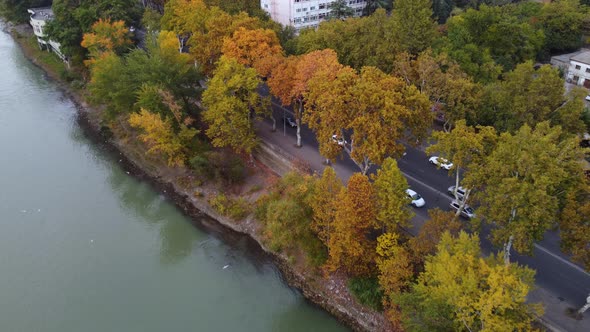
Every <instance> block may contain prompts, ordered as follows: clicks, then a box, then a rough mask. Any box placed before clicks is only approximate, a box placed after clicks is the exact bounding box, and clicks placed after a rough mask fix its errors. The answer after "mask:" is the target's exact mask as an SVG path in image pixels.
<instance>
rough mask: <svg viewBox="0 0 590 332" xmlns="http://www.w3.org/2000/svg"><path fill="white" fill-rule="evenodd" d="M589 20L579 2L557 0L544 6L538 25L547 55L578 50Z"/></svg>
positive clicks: (588, 15) (587, 13)
mask: <svg viewBox="0 0 590 332" xmlns="http://www.w3.org/2000/svg"><path fill="white" fill-rule="evenodd" d="M589 19H590V12H589V11H588V8H585V7H583V6H582V5H581V4H580V1H579V0H557V1H552V2H550V3H547V4H545V5H544V6H543V7H542V9H541V13H540V16H539V24H540V25H541V26H542V28H543V31H544V32H545V49H546V51H547V53H548V54H550V53H554V52H565V51H573V50H577V49H578V48H580V46H582V43H583V38H582V37H583V34H584V29H587V28H585V25H586V24H587V22H588V20H589Z"/></svg>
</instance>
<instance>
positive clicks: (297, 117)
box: [295, 101, 303, 148]
mask: <svg viewBox="0 0 590 332" xmlns="http://www.w3.org/2000/svg"><path fill="white" fill-rule="evenodd" d="M298 104H299V105H297V107H298V108H299V111H298V112H297V114H295V115H296V116H295V123H297V147H298V148H300V147H301V114H302V113H303V101H299V102H298Z"/></svg>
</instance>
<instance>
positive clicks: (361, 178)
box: [327, 173, 376, 276]
mask: <svg viewBox="0 0 590 332" xmlns="http://www.w3.org/2000/svg"><path fill="white" fill-rule="evenodd" d="M337 201H338V206H337V208H336V215H335V216H336V218H335V219H334V231H333V233H332V236H331V237H330V241H329V244H328V247H329V253H330V257H329V258H328V262H327V267H328V269H329V270H332V271H334V270H337V269H339V268H342V269H343V270H344V271H346V272H347V273H348V274H349V275H351V276H363V275H368V274H369V273H371V272H372V271H373V270H374V265H373V263H374V261H375V242H374V241H371V240H370V239H369V238H368V237H367V235H368V232H369V231H370V230H371V229H374V224H375V213H376V211H375V198H374V193H373V188H372V186H371V183H370V182H369V178H367V177H366V176H365V175H362V174H360V173H355V174H353V175H352V176H351V177H350V179H349V180H348V187H347V188H346V189H345V190H342V191H341V192H340V193H339V194H338V198H337Z"/></svg>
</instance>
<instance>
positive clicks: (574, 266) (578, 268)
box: [535, 243, 590, 277]
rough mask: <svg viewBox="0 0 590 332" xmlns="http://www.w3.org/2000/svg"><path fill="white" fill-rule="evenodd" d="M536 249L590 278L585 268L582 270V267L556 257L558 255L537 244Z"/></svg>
mask: <svg viewBox="0 0 590 332" xmlns="http://www.w3.org/2000/svg"><path fill="white" fill-rule="evenodd" d="M535 248H537V249H539V250H541V251H543V252H545V253H546V254H548V255H550V256H552V257H553V258H555V259H557V260H559V261H561V262H562V263H564V264H567V265H569V266H570V267H572V268H574V269H576V270H578V271H579V272H582V273H583V274H585V275H586V276H588V277H590V273H588V272H587V271H585V270H584V269H583V268H581V267H579V266H577V265H576V264H574V263H572V262H570V261H568V260H567V259H564V258H563V257H559V256H558V255H556V254H554V253H552V252H551V251H549V249H546V248H544V247H542V246H541V245H539V244H536V243H535Z"/></svg>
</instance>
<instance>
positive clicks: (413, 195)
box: [406, 189, 426, 208]
mask: <svg viewBox="0 0 590 332" xmlns="http://www.w3.org/2000/svg"><path fill="white" fill-rule="evenodd" d="M406 194H408V197H409V198H410V199H411V200H412V202H411V203H410V204H412V205H413V206H414V207H417V208H419V207H423V206H424V205H425V204H426V201H425V200H424V198H422V196H420V195H419V194H418V193H417V192H415V191H413V190H412V189H406Z"/></svg>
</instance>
